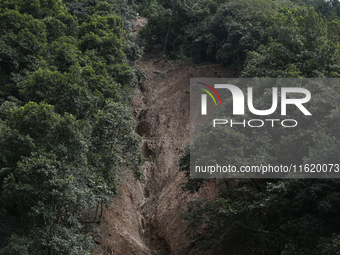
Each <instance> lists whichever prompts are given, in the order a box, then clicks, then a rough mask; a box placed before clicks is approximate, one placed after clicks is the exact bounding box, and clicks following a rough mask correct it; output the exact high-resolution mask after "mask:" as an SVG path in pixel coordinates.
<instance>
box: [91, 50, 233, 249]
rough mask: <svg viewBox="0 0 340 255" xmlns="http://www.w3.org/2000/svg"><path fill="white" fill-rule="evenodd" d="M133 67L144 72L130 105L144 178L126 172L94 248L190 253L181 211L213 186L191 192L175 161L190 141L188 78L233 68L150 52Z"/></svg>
mask: <svg viewBox="0 0 340 255" xmlns="http://www.w3.org/2000/svg"><path fill="white" fill-rule="evenodd" d="M138 68H139V69H142V70H144V71H145V72H146V74H147V77H146V79H144V80H143V81H142V82H141V84H140V89H139V90H138V91H137V94H136V97H135V100H134V102H133V105H132V107H133V114H134V116H135V119H136V124H137V127H136V133H137V134H138V135H139V136H141V137H142V139H143V143H142V147H141V151H142V153H143V155H144V156H145V157H146V158H147V159H148V161H146V163H145V164H144V165H143V172H144V180H142V181H136V180H134V178H133V177H132V176H131V177H130V178H128V181H127V183H125V184H123V185H122V186H121V190H122V195H121V197H119V198H116V199H115V201H114V203H113V204H111V205H110V207H109V208H108V209H105V210H104V214H103V220H102V222H101V225H100V228H99V229H100V233H99V234H98V240H97V243H98V244H99V245H97V247H96V250H95V254H96V255H99V254H103V255H109V254H124V255H127V254H138V255H141V254H162V255H163V254H164V255H166V254H195V252H194V251H193V248H192V247H190V246H189V243H190V240H189V235H190V228H189V227H188V226H187V225H186V224H185V222H184V220H183V219H182V218H181V212H182V211H184V210H185V208H186V204H187V203H188V201H190V200H191V199H193V198H194V196H195V197H197V196H201V197H205V198H208V199H209V198H210V199H212V198H214V197H215V196H216V192H217V191H216V189H215V183H214V182H211V185H207V186H206V187H205V188H203V189H202V190H201V191H200V193H198V194H195V195H194V196H193V195H189V194H188V193H185V192H183V191H182V189H181V188H180V184H181V183H183V182H185V177H184V175H183V173H180V172H179V171H178V166H177V164H178V159H179V155H180V154H182V153H183V147H184V146H185V145H187V144H188V143H189V124H190V123H189V121H190V115H189V114H190V111H189V100H190V95H189V85H190V78H191V77H217V76H220V77H233V76H234V75H235V74H234V73H233V72H232V71H227V70H225V69H223V68H222V67H221V66H219V65H212V64H210V63H201V64H199V65H193V64H184V63H182V62H180V61H167V60H159V59H156V58H152V57H150V56H144V57H143V58H142V59H141V60H140V61H139V65H138ZM222 254H223V253H222ZM231 254H233V253H231Z"/></svg>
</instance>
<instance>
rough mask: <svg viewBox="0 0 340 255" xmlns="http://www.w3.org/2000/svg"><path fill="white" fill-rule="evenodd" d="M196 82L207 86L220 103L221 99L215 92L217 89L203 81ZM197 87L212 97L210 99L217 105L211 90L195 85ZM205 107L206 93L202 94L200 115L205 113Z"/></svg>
mask: <svg viewBox="0 0 340 255" xmlns="http://www.w3.org/2000/svg"><path fill="white" fill-rule="evenodd" d="M196 83H198V84H201V85H203V86H205V87H207V88H208V89H210V90H211V91H212V92H213V93H214V94H215V95H216V96H217V98H218V100H219V101H220V104H221V105H222V100H221V98H220V95H219V94H218V93H217V91H216V90H215V89H214V88H213V87H211V86H210V85H208V84H205V83H203V82H196ZM197 88H199V89H201V90H203V91H204V92H206V93H207V94H208V95H209V96H210V97H211V98H212V100H213V101H214V103H215V105H216V106H217V103H216V100H215V97H214V96H213V95H212V94H211V92H210V91H209V90H207V89H205V88H201V87H197ZM206 109H207V95H206V94H203V95H202V115H206V114H207V112H206Z"/></svg>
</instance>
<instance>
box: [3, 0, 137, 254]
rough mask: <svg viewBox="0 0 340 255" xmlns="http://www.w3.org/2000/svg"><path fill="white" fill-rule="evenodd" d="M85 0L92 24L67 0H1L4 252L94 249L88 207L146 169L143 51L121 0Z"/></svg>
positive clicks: (84, 251)
mask: <svg viewBox="0 0 340 255" xmlns="http://www.w3.org/2000/svg"><path fill="white" fill-rule="evenodd" d="M85 2H87V3H88V6H87V7H88V9H86V10H88V12H87V14H86V15H85V18H84V19H83V20H82V21H81V22H82V23H79V21H78V20H79V17H78V16H74V15H72V13H69V12H68V11H67V9H66V8H65V6H64V4H62V3H61V1H58V0H52V1H39V0H37V1H33V2H32V1H16V0H11V1H10V0H8V1H7V0H6V1H2V2H1V3H0V21H1V22H0V38H1V39H0V46H1V49H0V75H1V77H0V239H1V240H2V242H1V244H0V254H6V255H7V254H65V255H66V254H79V255H83V254H91V250H92V247H93V241H94V240H93V237H92V236H91V235H90V233H86V231H85V230H84V226H83V225H82V224H81V220H82V219H80V216H79V212H80V211H82V210H85V209H93V208H95V207H96V206H97V205H98V204H103V203H106V204H109V203H110V202H112V199H113V198H114V197H115V196H117V195H118V194H119V183H120V181H121V179H122V178H123V177H122V176H124V174H122V172H124V171H129V170H132V171H133V172H134V173H135V175H136V177H138V178H139V177H141V176H142V173H141V172H140V170H139V166H140V165H141V163H142V162H143V158H142V156H141V155H140V153H139V144H140V139H138V138H137V137H135V136H134V131H133V128H134V121H133V118H132V116H131V110H130V106H129V103H130V100H131V99H132V98H133V95H134V89H135V88H136V86H137V77H136V73H135V70H134V68H133V66H134V65H135V64H136V61H137V60H138V58H139V57H140V56H141V49H140V48H139V47H138V46H137V45H136V44H135V43H134V42H133V41H132V40H134V38H133V37H132V36H130V35H129V33H128V31H126V30H125V29H124V22H123V18H121V17H119V16H117V15H116V14H115V13H114V9H115V8H114V4H113V2H110V1H97V2H96V3H95V1H93V4H92V5H91V3H90V2H91V1H83V2H80V3H85ZM67 4H68V5H69V4H76V2H75V1H74V2H73V1H69V2H68V3H67ZM122 5H123V4H122Z"/></svg>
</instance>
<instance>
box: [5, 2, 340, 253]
mask: <svg viewBox="0 0 340 255" xmlns="http://www.w3.org/2000/svg"><path fill="white" fill-rule="evenodd" d="M137 12H139V13H140V14H141V15H142V16H143V17H147V19H148V23H147V25H146V26H145V28H143V29H142V30H141V31H140V32H139V35H137V36H134V35H132V34H131V30H132V28H133V24H132V22H131V20H132V18H133V17H135V15H136V13H137ZM137 42H138V43H137ZM142 44H144V46H145V52H146V54H150V52H152V54H155V52H156V54H157V55H153V56H157V59H155V60H152V62H150V63H148V66H147V68H148V69H149V71H150V73H151V75H149V79H150V80H151V79H152V80H151V82H150V83H149V85H150V84H151V89H150V88H146V87H145V84H141V83H140V82H141V80H142V79H143V77H144V78H145V75H143V72H141V71H140V70H137V68H136V64H137V62H138V60H139V59H140V57H141V56H142V54H143V51H142V49H141V47H140V46H141V45H142ZM150 58H151V57H150ZM174 61H177V62H176V64H174V63H175V62H174ZM202 62H204V65H202V66H201V67H200V66H196V64H200V63H202ZM161 63H162V64H161ZM165 63H168V64H167V65H166V64H165ZM157 64H159V66H157V68H154V66H156V65H157ZM194 64H195V66H194V68H192V66H189V65H194ZM186 65H187V66H186ZM212 66H213V67H212ZM216 66H218V70H213V68H215V67H216ZM187 67H188V68H187ZM147 68H146V69H147ZM185 68H186V69H185ZM181 69H183V72H182V70H181ZM184 69H185V70H184ZM199 69H202V70H205V71H201V72H200V71H198V72H196V71H197V70H199ZM174 70H175V71H178V72H173V71H174ZM193 70H194V71H193ZM215 72H216V73H215ZM214 73H215V75H217V76H221V74H222V76H223V75H224V74H230V75H231V76H235V73H236V74H237V76H238V77H259V78H273V77H275V78H276V77H279V78H292V77H294V78H302V77H308V78H317V77H318V78H339V76H340V3H339V1H338V0H330V1H324V0H239V1H236V0H171V1H166V0H128V1H126V0H48V1H47V0H34V1H31V0H1V1H0V240H1V241H0V254H3V255H18V254H20V255H21V254H23V255H26V254H27V255H31V254H32V255H33V254H34V255H37V254H38V255H40V254H41V255H45V254H48V255H61V254H65V255H67V254H72V255H76V254H78V255H84V254H92V253H93V247H94V243H95V239H96V231H95V227H94V226H95V224H94V223H98V221H99V222H100V219H101V217H102V211H103V208H104V207H105V205H110V204H111V203H112V201H113V200H114V199H115V198H116V197H118V196H119V193H120V189H119V187H120V184H121V183H122V181H124V176H126V175H127V174H126V173H127V172H132V173H133V174H134V177H135V178H136V179H137V180H139V179H140V178H143V172H142V171H141V168H140V167H141V166H142V164H143V162H144V160H145V159H144V158H143V156H142V155H141V154H140V151H144V152H145V153H144V154H145V156H147V157H148V160H149V161H148V165H147V166H146V165H144V167H145V168H144V169H146V171H148V172H146V175H147V176H146V181H145V183H146V184H145V187H146V188H145V189H144V190H142V191H138V192H141V194H138V196H140V197H142V198H141V201H137V202H136V201H132V200H133V199H132V197H133V198H136V197H138V196H137V195H136V196H134V195H133V194H132V192H130V191H131V190H130V191H129V192H130V193H129V194H128V195H126V196H123V197H131V201H132V202H131V204H133V206H135V207H136V208H137V207H138V210H140V211H137V212H133V213H134V214H135V215H138V217H139V218H137V217H136V219H135V221H133V220H132V221H131V222H138V223H136V224H140V225H138V226H134V228H131V229H133V231H135V230H136V231H137V230H138V231H140V233H137V234H138V235H137V234H136V236H138V238H139V239H138V240H137V238H135V236H133V238H131V239H135V240H137V241H136V243H138V242H139V243H138V245H140V247H142V248H143V249H144V250H143V251H144V252H145V251H150V252H151V251H152V252H153V253H155V254H156V253H157V252H159V251H162V252H164V254H172V253H173V254H179V253H178V252H179V251H187V253H189V251H190V252H192V253H194V252H202V253H206V254H210V253H213V254H227V253H226V252H225V250H224V248H225V247H226V245H228V244H230V240H235V239H236V240H237V241H236V242H234V243H233V245H234V246H239V247H242V249H243V252H241V253H240V255H244V254H254V255H257V254H266V255H279V254H280V255H293V254H298V255H311V254H315V255H320V254H321V255H338V254H340V220H339V219H340V218H339V217H338V216H339V213H340V181H339V179H323V180H317V179H261V180H257V179H219V180H218V181H216V183H217V184H218V185H217V189H218V192H217V193H218V194H216V196H215V197H214V198H213V199H212V198H211V196H210V197H209V200H208V198H207V197H204V196H203V195H202V194H204V192H203V193H196V192H201V191H202V189H204V188H206V187H207V186H209V181H208V180H202V179H201V180H195V179H189V178H188V179H186V181H187V182H186V183H184V184H183V185H182V187H183V190H185V191H187V192H188V195H183V193H179V192H177V191H176V189H179V187H178V183H179V182H180V181H181V180H183V178H184V177H183V175H182V173H178V172H177V169H175V171H176V173H177V174H178V175H176V174H173V173H172V172H171V170H172V169H171V168H175V167H174V166H175V165H176V164H177V163H178V162H177V160H176V159H175V158H176V157H177V155H178V154H179V151H180V149H179V148H178V146H182V145H183V143H184V141H186V140H188V136H189V134H187V133H186V132H187V129H186V127H187V126H188V125H187V121H186V120H181V121H177V122H176V121H173V119H171V116H172V117H174V116H175V114H176V118H180V117H182V116H188V115H189V109H186V108H185V109H184V108H183V109H182V108H180V107H182V106H183V105H185V106H187V105H188V97H187V92H188V89H189V80H188V77H187V76H189V75H191V76H192V77H193V76H196V77H197V76H199V75H201V74H204V75H212V74H214ZM180 75H183V77H179V76H180ZM224 77H226V76H224ZM165 78H169V79H172V80H174V83H173V84H176V86H178V88H171V86H169V84H168V83H167V81H168V80H166V79H165ZM184 80H185V81H184ZM186 80H187V84H186ZM138 83H140V84H141V87H140V89H141V90H144V91H143V95H142V96H140V98H139V100H140V102H139V107H140V108H139V109H135V114H136V115H135V117H136V118H137V119H138V120H139V121H140V122H141V123H139V126H138V127H137V128H136V127H135V123H134V119H133V116H132V114H131V112H132V110H131V102H132V100H133V98H134V96H135V92H136V90H137V89H138V88H139V87H138ZM161 83H162V84H161ZM158 85H162V87H161V88H160V89H159V90H158ZM186 85H187V87H186ZM164 88H166V90H163V89H164ZM151 90H152V91H151ZM255 90H256V93H258V94H261V93H262V94H263V92H267V91H268V88H264V87H259V88H255ZM150 91H151V92H150ZM312 92H313V98H314V99H313V100H315V101H314V103H315V104H314V105H313V107H314V108H313V109H312V110H313V113H314V116H315V120H316V125H314V126H313V125H311V123H310V122H308V121H304V122H303V123H301V129H299V130H298V131H297V132H292V133H290V134H286V133H283V132H282V130H281V129H279V130H278V132H276V133H274V134H272V135H268V134H267V133H265V134H261V133H256V132H251V131H250V130H249V129H243V130H242V129H235V130H233V131H230V130H229V131H228V130H226V132H225V133H224V138H225V140H226V141H228V151H229V152H230V154H228V158H229V160H230V162H227V163H232V164H236V165H237V164H241V163H244V162H248V163H249V162H250V163H254V164H255V163H259V162H262V161H263V162H270V163H272V164H281V163H286V164H288V163H296V164H300V163H301V164H302V163H306V162H307V163H308V162H323V161H324V160H327V162H334V163H340V162H339V152H340V143H339V138H340V129H339V120H340V114H339V103H338V102H339V100H340V89H339V84H337V83H334V84H332V85H331V86H319V85H318V84H316V85H315V86H314V87H313V91H312ZM147 93H150V95H147ZM152 93H153V94H152ZM264 94H265V93H264ZM269 94H270V93H267V96H264V97H262V98H259V100H258V101H257V102H256V104H257V105H260V106H261V107H263V108H266V107H267V108H268V105H269V106H270V96H268V95H269ZM162 96H163V97H164V98H163V99H164V100H162V98H161V97H162ZM149 99H150V100H151V101H150V102H148V101H147V100H149ZM143 100H144V101H143ZM176 100H177V101H176ZM225 103H226V106H227V107H229V106H230V105H231V101H226V102H225ZM135 105H138V104H137V103H135ZM143 107H146V108H145V109H144V108H143ZM176 107H177V108H176ZM247 114H248V113H247ZM168 116H170V117H169V118H168ZM247 116H251V115H247ZM178 123H180V124H181V125H180V124H178ZM148 125H149V126H148ZM150 125H154V126H152V127H151V126H150ZM135 130H136V132H137V133H138V134H139V135H141V136H143V135H144V137H145V139H148V140H147V141H146V142H145V143H144V144H143V147H142V148H140V147H141V139H140V138H138V137H137V136H135V133H134V132H135ZM320 130H321V132H320ZM177 133H178V134H179V135H178V136H177V137H175V134H177ZM209 135H210V136H213V135H214V133H213V132H211V133H210V134H209ZM252 137H257V139H251V138H252ZM206 139H209V136H207V137H206ZM235 141H238V143H240V141H241V142H242V143H243V144H245V145H246V146H244V148H242V149H241V150H239V149H237V150H236V149H234V147H233V145H234V144H235V145H236V142H235ZM233 142H234V143H233ZM185 152H186V153H185V154H184V155H182V157H181V158H180V160H179V169H180V171H181V172H184V174H186V175H187V176H188V174H189V164H190V157H189V156H190V148H189V147H186V148H185ZM207 153H208V154H207V155H209V156H212V155H213V151H210V152H207ZM255 154H256V155H260V156H261V157H258V158H256V157H254V155H255ZM162 167H163V168H162ZM164 167H166V169H164ZM152 171H154V172H152ZM155 171H158V172H157V173H155ZM162 171H164V172H162ZM174 184H176V185H177V186H176V187H173V186H171V185H174ZM210 184H211V182H210ZM143 185H144V184H143ZM136 187H137V185H136ZM138 188H139V186H138ZM135 189H137V188H135ZM153 189H154V190H153ZM126 190H128V188H126ZM189 193H195V194H196V195H194V196H196V198H195V199H194V200H192V201H191V202H190V203H188V204H186V208H187V209H186V211H183V212H178V210H177V208H183V206H182V205H181V204H180V203H186V201H187V198H188V197H192V195H189ZM206 193H208V194H210V193H209V188H208V191H206ZM172 195H174V196H173V197H172ZM162 199H163V201H165V202H164V203H162V201H161V200H162ZM176 199H178V201H176ZM139 202H140V203H139ZM121 204H122V205H124V203H121ZM133 206H132V205H131V207H130V208H135V207H133ZM122 208H125V207H124V206H122ZM126 208H129V207H126ZM118 209H119V208H118ZM136 210H137V209H136ZM176 210H177V211H176ZM173 211H176V213H178V214H179V213H182V218H183V219H184V220H185V221H186V223H187V225H186V226H185V227H184V226H181V225H185V224H182V223H181V221H179V220H178V217H179V216H178V217H177V215H175V216H174V214H172V213H173ZM168 212H169V213H168ZM120 213H121V214H124V212H120ZM133 213H131V215H132V214H133ZM126 214H127V215H129V213H126ZM84 215H91V217H92V218H91V219H88V218H86V217H85V216H84ZM116 216H117V217H116ZM118 216H120V215H119V214H118V213H117V214H115V215H113V216H112V217H113V218H117V220H119V219H118V218H119V217H118ZM183 219H182V221H183ZM175 220H177V221H176V222H173V221H175ZM122 222H123V220H122ZM124 224H125V225H128V224H127V223H124ZM124 224H123V223H122V225H119V226H123V227H124V226H125V225H124ZM131 224H132V223H131ZM157 224H158V225H157ZM174 226H176V227H178V229H172V228H174ZM180 227H182V228H180ZM126 232H128V231H126ZM176 232H178V233H180V234H179V235H178V236H175V237H174V236H172V235H174V233H175V234H176ZM188 232H190V233H191V240H192V242H191V243H190V242H187V243H184V241H186V240H187V239H186V238H182V237H183V236H182V235H187V236H188V234H187V233H188ZM110 235H111V234H110ZM111 236H112V235H111ZM116 236H119V234H118V235H114V237H115V238H116ZM143 238H144V239H143ZM121 239H123V238H121ZM145 240H146V241H145ZM176 240H180V241H181V242H182V243H181V244H180V243H178V244H177V243H175V241H176ZM123 241H126V240H123ZM123 241H122V242H121V243H124V242H123ZM128 241H131V240H128ZM117 243H119V242H118V237H117ZM125 243H128V242H125ZM138 245H136V246H135V247H134V249H136V251H138V250H137V248H138ZM136 247H137V248H136ZM140 247H139V248H140ZM174 247H175V248H174ZM109 248H110V247H109ZM114 248H115V249H110V252H111V251H113V250H117V249H116V247H114ZM177 248H178V249H177ZM140 249H141V248H140ZM118 250H119V249H118ZM127 250H129V249H127ZM131 250H133V249H131ZM194 250H196V251H194ZM124 251H125V248H124V249H120V250H119V251H118V252H117V254H120V253H119V252H121V253H122V254H124ZM173 251H175V252H173ZM176 252H177V253H176ZM143 254H144V253H143ZM145 254H147V253H145Z"/></svg>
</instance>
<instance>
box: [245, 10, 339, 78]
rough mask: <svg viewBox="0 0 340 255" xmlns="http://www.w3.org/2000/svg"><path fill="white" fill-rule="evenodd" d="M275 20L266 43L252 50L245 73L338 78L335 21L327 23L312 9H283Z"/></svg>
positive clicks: (268, 30) (248, 75) (268, 29)
mask: <svg viewBox="0 0 340 255" xmlns="http://www.w3.org/2000/svg"><path fill="white" fill-rule="evenodd" d="M272 23H273V24H272V25H271V26H270V27H268V28H267V29H266V33H265V37H266V38H267V39H266V40H265V42H267V43H264V44H262V45H261V46H260V47H259V49H258V50H257V51H252V52H250V53H249V55H248V58H247V60H246V63H245V67H244V70H243V72H242V75H243V76H247V77H254V76H257V77H259V76H260V77H339V66H340V62H339V43H338V42H337V41H336V40H337V38H334V36H333V35H334V34H333V33H334V32H333V31H334V29H337V28H336V27H337V25H336V24H337V23H336V21H334V22H332V23H329V22H327V21H326V20H325V19H324V18H322V17H321V15H319V14H317V13H316V12H315V11H314V10H313V9H309V10H306V9H282V10H281V12H280V13H279V15H277V16H276V17H275V18H274V19H273V21H272ZM328 31H329V32H328ZM330 33H332V34H330ZM334 39H336V40H334Z"/></svg>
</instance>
